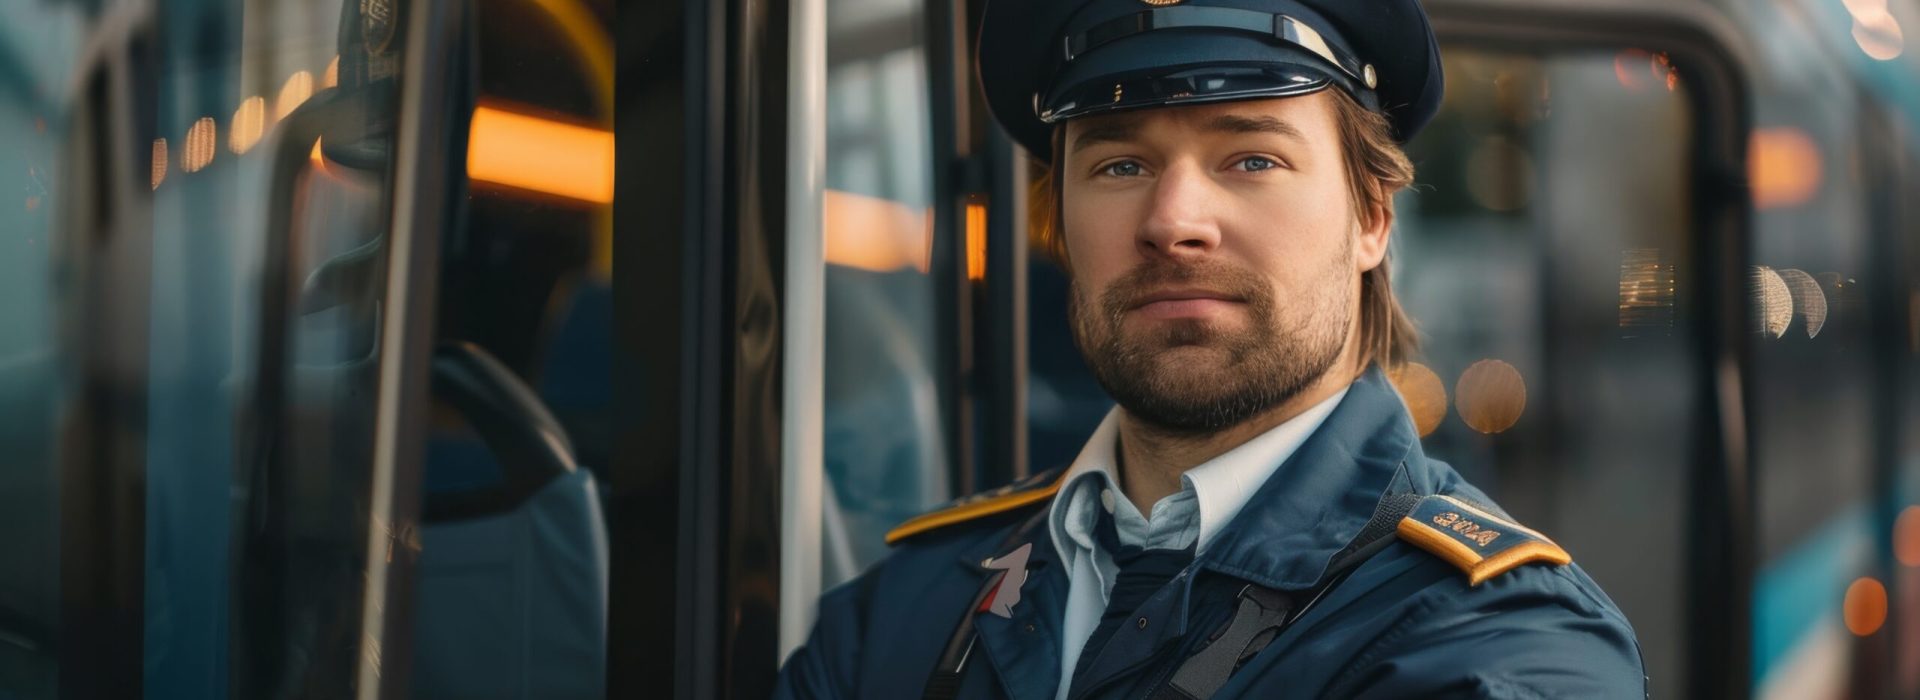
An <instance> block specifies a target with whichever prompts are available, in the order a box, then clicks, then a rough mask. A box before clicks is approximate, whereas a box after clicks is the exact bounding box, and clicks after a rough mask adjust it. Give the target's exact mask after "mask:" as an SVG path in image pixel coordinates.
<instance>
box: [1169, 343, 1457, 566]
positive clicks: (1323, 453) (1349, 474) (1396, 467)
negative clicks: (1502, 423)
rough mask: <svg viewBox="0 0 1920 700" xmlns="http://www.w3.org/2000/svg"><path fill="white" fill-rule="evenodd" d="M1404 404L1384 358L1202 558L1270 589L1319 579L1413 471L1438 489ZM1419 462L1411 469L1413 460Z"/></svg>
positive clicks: (1421, 482)
mask: <svg viewBox="0 0 1920 700" xmlns="http://www.w3.org/2000/svg"><path fill="white" fill-rule="evenodd" d="M1419 444H1420V443H1419V435H1418V433H1416V432H1415V431H1414V427H1413V420H1412V418H1410V417H1408V415H1407V409H1406V405H1405V404H1403V403H1401V400H1400V395H1399V393H1398V392H1396V391H1395V390H1394V388H1393V385H1392V384H1390V383H1389V382H1388V381H1387V377H1386V373H1385V372H1383V371H1381V369H1380V368H1379V366H1377V365H1376V366H1372V367H1369V368H1368V369H1367V371H1366V372H1365V373H1363V374H1362V375H1361V376H1360V378H1359V379H1358V380H1357V381H1355V382H1354V383H1353V385H1352V386H1351V387H1349V389H1348V391H1347V396H1346V398H1344V399H1342V400H1341V401H1340V402H1339V404H1338V405H1337V406H1335V407H1334V409H1333V411H1332V412H1331V413H1330V414H1328V416H1327V417H1326V419H1325V421H1324V424H1323V425H1322V426H1321V428H1320V429H1319V430H1317V431H1314V432H1313V434H1312V435H1310V436H1308V438H1307V439H1306V441H1305V442H1303V443H1301V444H1300V446H1299V448H1298V449H1296V450H1294V452H1293V455H1292V456H1291V457H1289V458H1287V459H1286V460H1285V461H1284V462H1283V463H1281V464H1280V465H1279V467H1278V468H1276V469H1275V470H1274V471H1273V473H1272V475H1271V476H1269V477H1268V478H1267V480H1266V483H1265V484H1263V485H1261V486H1260V487H1259V488H1258V489H1255V491H1254V493H1253V497H1252V498H1250V499H1248V501H1247V502H1246V504H1245V505H1244V506H1243V507H1242V508H1241V511H1240V513H1239V515H1238V516H1236V517H1235V518H1234V519H1233V520H1232V521H1231V522H1229V523H1227V524H1226V525H1224V526H1222V527H1221V528H1220V531H1219V534H1218V535H1216V536H1215V537H1214V539H1213V542H1212V543H1211V545H1210V546H1209V548H1208V551H1207V552H1206V554H1205V555H1204V556H1203V557H1201V565H1202V566H1204V567H1206V568H1208V569H1211V570H1214V571H1219V572H1222V573H1226V574H1229V575H1232V576H1234V577H1236V578H1240V579H1242V580H1245V581H1247V582H1249V583H1257V584H1260V585H1262V586H1266V587H1268V588H1276V589H1281V590H1298V589H1303V588H1308V587H1311V586H1312V585H1313V584H1314V583H1316V582H1318V581H1319V579H1320V576H1321V574H1323V573H1324V572H1325V571H1326V568H1327V564H1328V563H1329V562H1330V561H1331V560H1332V559H1333V556H1334V554H1336V553H1338V552H1339V551H1340V550H1341V549H1342V548H1344V547H1346V545H1347V543H1349V542H1352V541H1353V538H1354V537H1355V536H1357V535H1359V534H1360V530H1361V529H1362V528H1363V527H1365V525H1366V523H1367V520H1368V519H1369V518H1371V517H1373V513H1374V510H1375V508H1376V507H1377V506H1378V505H1379V502H1380V499H1381V497H1382V496H1383V495H1384V494H1385V493H1386V492H1387V491H1388V490H1389V488H1391V487H1392V486H1393V484H1395V483H1396V478H1397V475H1399V474H1402V473H1407V474H1408V476H1409V477H1410V479H1411V481H1410V482H1409V486H1410V487H1411V488H1412V489H1413V490H1415V491H1418V492H1420V493H1431V492H1432V490H1431V489H1432V488H1433V486H1434V485H1433V484H1432V483H1429V482H1431V481H1432V480H1433V474H1430V473H1428V472H1430V471H1432V470H1431V469H1428V468H1426V467H1425V459H1424V458H1423V457H1421V456H1420V451H1419V450H1420V448H1419ZM1409 464H1412V465H1416V468H1414V469H1413V470H1412V471H1411V472H1408V471H1407V469H1406V467H1408V466H1409Z"/></svg>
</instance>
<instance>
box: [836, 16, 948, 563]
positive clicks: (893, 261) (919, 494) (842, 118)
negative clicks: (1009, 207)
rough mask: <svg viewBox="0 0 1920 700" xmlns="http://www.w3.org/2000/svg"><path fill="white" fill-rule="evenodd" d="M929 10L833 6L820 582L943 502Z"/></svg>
mask: <svg viewBox="0 0 1920 700" xmlns="http://www.w3.org/2000/svg"><path fill="white" fill-rule="evenodd" d="M921 27H922V17H921V14H920V3H917V2H913V1H912V0H830V1H829V2H828V4H827V45H828V51H827V54H828V67H827V153H826V155H827V187H828V189H829V192H828V193H827V200H826V218H827V220H826V222H825V223H826V235H827V240H826V256H827V263H828V265H827V275H826V284H827V289H826V322H827V328H826V369H825V380H826V386H825V399H826V416H825V428H824V430H825V445H824V448H825V449H824V452H825V454H824V458H825V468H826V478H827V485H828V488H827V498H826V503H825V508H824V511H825V518H826V523H825V527H824V528H823V539H824V542H823V547H822V559H823V561H822V567H821V568H822V572H823V578H824V581H823V583H824V584H825V585H827V586H832V585H833V584H835V583H838V582H840V581H843V580H846V579H848V578H851V577H852V576H853V575H854V574H856V573H859V571H860V570H861V569H863V568H865V567H866V566H867V565H868V564H870V563H872V562H874V561H877V560H878V559H879V558H880V557H881V556H882V555H884V554H885V551H886V547H885V543H884V542H883V541H882V535H883V534H884V533H885V532H886V531H887V530H888V529H890V528H892V527H893V526H894V525H897V524H899V523H900V522H902V521H904V520H906V519H907V518H910V517H912V516H914V515H916V514H918V513H920V512H921V511H924V510H926V509H928V508H929V507H931V506H933V505H934V504H937V503H939V502H941V501H943V500H946V498H947V485H946V483H947V482H946V473H947V472H946V469H947V465H946V450H945V446H944V444H943V441H942V438H941V432H940V425H941V420H940V402H939V400H938V398H939V397H938V394H937V390H936V386H935V382H934V376H935V374H934V372H935V368H936V364H935V355H934V344H933V339H934V328H935V324H936V323H938V322H939V321H940V319H937V318H936V317H935V316H936V314H935V312H934V295H933V283H932V278H931V277H929V276H928V274H927V262H926V261H927V259H928V258H927V256H928V253H929V250H930V248H929V244H930V241H931V237H930V235H931V215H930V214H929V213H928V212H929V210H930V208H931V206H932V202H933V196H934V195H933V191H932V187H933V185H932V182H931V180H930V179H929V178H930V176H931V173H932V160H931V156H930V153H931V149H932V146H931V143H930V137H931V134H932V127H931V124H930V122H929V117H928V115H927V101H928V99H929V95H930V92H929V89H928V87H927V83H926V60H927V59H926V54H925V51H924V48H923V47H924V45H925V40H924V32H923V31H922V29H921Z"/></svg>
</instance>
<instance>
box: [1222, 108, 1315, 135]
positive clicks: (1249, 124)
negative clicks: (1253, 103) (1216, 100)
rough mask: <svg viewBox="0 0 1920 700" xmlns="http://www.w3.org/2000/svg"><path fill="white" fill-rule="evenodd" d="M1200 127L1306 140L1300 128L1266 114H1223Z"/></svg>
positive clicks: (1234, 132) (1232, 132) (1235, 132)
mask: <svg viewBox="0 0 1920 700" xmlns="http://www.w3.org/2000/svg"><path fill="white" fill-rule="evenodd" d="M1202 128H1203V129H1206V130H1207V131H1216V132H1225V133H1230V134H1273V135H1275V136H1285V137H1287V138H1290V139H1293V140H1295V141H1305V140H1307V137H1306V135H1304V134H1301V133H1300V130H1299V129H1296V128H1294V126H1293V125H1292V124H1288V123H1287V122H1284V121H1281V120H1280V119H1277V118H1274V117H1269V116H1266V115H1260V116H1253V117H1243V116H1240V115H1238V114H1223V115H1220V116H1218V117H1214V118H1213V119H1212V120H1209V121H1208V122H1207V124H1206V126H1204V127H1202Z"/></svg>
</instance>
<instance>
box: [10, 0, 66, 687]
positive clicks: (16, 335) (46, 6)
mask: <svg viewBox="0 0 1920 700" xmlns="http://www.w3.org/2000/svg"><path fill="white" fill-rule="evenodd" d="M83 29H84V26H83V17H82V16H81V13H80V10H79V8H78V7H77V6H74V5H71V4H54V3H4V4H0V65H5V66H6V69H5V70H0V134H4V135H5V136H4V138H0V192H4V193H6V197H5V199H4V200H0V329H4V330H0V416H5V418H6V419H5V420H0V454H4V455H6V458H5V459H0V536H4V537H5V541H6V546H4V547H0V696H12V697H19V698H34V699H38V698H52V697H54V696H55V690H56V676H57V672H58V668H57V663H58V661H57V658H56V650H55V649H54V646H53V643H54V630H55V629H56V628H57V626H58V624H59V619H60V564H61V562H60V559H59V556H60V550H59V547H60V540H59V538H58V537H56V536H55V533H57V532H58V531H59V512H58V510H57V507H58V504H59V502H60V478H59V472H58V467H57V459H58V443H59V439H60V431H59V430H58V429H57V428H56V426H57V422H56V417H57V415H56V414H57V412H58V410H59V409H58V407H59V406H61V405H62V404H64V403H66V402H68V401H69V400H70V399H71V396H70V394H69V393H68V389H69V388H70V387H69V386H68V385H66V384H65V383H64V382H62V381H61V370H62V369H64V368H65V366H64V363H62V361H61V360H60V359H59V357H60V354H59V352H58V348H59V341H58V337H57V335H58V326H59V323H60V320H61V319H59V318H58V317H57V316H56V312H55V309H56V285H57V283H58V280H59V276H58V267H59V258H58V257H57V256H56V255H55V254H54V253H53V250H54V242H55V232H56V230H57V229H56V228H55V226H56V225H57V224H56V222H57V218H56V217H55V214H54V213H55V212H56V211H60V210H61V209H63V208H65V207H71V206H74V203H72V202H68V201H67V197H66V192H64V191H63V190H62V188H61V187H60V186H59V181H60V178H63V177H69V176H70V174H69V173H68V172H67V168H66V167H65V163H64V160H63V155H64V153H63V144H64V143H65V142H66V140H67V139H68V134H69V133H70V131H71V130H72V127H71V125H70V119H71V116H72V112H73V110H74V104H73V101H72V98H71V97H70V96H69V94H68V90H69V86H70V85H72V84H73V83H74V82H75V72H76V71H75V68H76V67H75V65H74V61H73V60H72V59H73V56H74V55H75V54H76V53H77V52H78V51H79V48H80V45H81V42H82V38H83Z"/></svg>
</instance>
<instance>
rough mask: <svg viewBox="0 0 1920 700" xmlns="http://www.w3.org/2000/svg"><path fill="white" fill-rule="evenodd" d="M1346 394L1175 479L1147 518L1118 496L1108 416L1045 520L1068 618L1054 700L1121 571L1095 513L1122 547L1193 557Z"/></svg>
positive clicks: (1116, 435) (1114, 434) (1114, 435)
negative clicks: (1101, 539)
mask: <svg viewBox="0 0 1920 700" xmlns="http://www.w3.org/2000/svg"><path fill="white" fill-rule="evenodd" d="M1346 395H1347V390H1346V389H1341V390H1340V393H1338V394H1335V395H1333V396H1331V397H1328V398H1327V399H1326V400H1325V401H1321V402H1320V403H1317V404H1314V405H1313V406H1312V407H1311V408H1308V409H1307V410H1305V411H1302V412H1301V413H1300V415H1298V416H1294V417H1293V418H1291V419H1289V420H1288V421H1287V422H1285V423H1281V424H1280V425H1276V426H1274V427H1273V428H1272V429H1270V430H1268V431H1267V432H1264V433H1261V434H1259V435H1258V436H1255V437H1254V438H1253V439H1252V440H1248V441H1246V442H1245V443H1242V444H1241V445H1240V446H1239V447H1235V448H1233V449H1232V450H1228V451H1227V452H1226V453H1225V454H1222V455H1220V456H1218V457H1215V458H1213V459H1210V460H1207V461H1206V462H1204V463H1202V464H1200V465H1198V466H1195V467H1193V468H1192V469H1188V470H1187V471H1186V473H1184V474H1182V475H1180V490H1179V491H1178V492H1175V493H1173V494H1171V495H1168V496H1167V497H1165V498H1162V499H1160V500H1159V501H1158V502H1156V503H1154V504H1153V507H1152V509H1151V510H1152V513H1151V515H1152V517H1151V518H1149V517H1146V516H1143V515H1141V513H1140V509H1138V508H1136V507H1134V505H1133V502H1132V501H1130V500H1128V499H1127V498H1126V496H1124V495H1122V493H1121V491H1120V477H1119V473H1118V471H1117V470H1118V464H1119V460H1118V459H1117V458H1116V453H1117V452H1118V450H1119V446H1120V415H1121V414H1120V408H1119V407H1115V408H1114V409H1113V410H1111V411H1108V412H1107V417H1106V419H1104V420H1102V421H1100V427H1099V428H1096V429H1094V431H1093V437H1091V438H1089V439H1088V440H1087V445H1086V447H1084V448H1081V450H1080V456H1079V457H1077V458H1075V459H1074V460H1073V466H1071V467H1069V468H1068V469H1067V474H1066V476H1065V477H1064V478H1063V480H1062V482H1061V484H1062V486H1061V488H1060V495H1059V496H1058V497H1056V498H1055V499H1054V501H1053V508H1052V510H1051V512H1049V513H1048V516H1047V526H1048V528H1050V530H1051V532H1052V535H1053V545H1054V547H1055V549H1057V550H1058V552H1059V555H1060V559H1059V561H1060V563H1061V564H1062V565H1063V566H1064V567H1066V571H1067V581H1068V593H1067V604H1066V618H1065V620H1063V621H1062V624H1061V644H1060V685H1059V689H1058V690H1057V691H1056V692H1055V693H1054V697H1055V698H1058V699H1060V700H1064V699H1065V698H1066V697H1067V690H1068V686H1069V685H1070V684H1071V682H1072V679H1073V669H1074V666H1075V665H1077V664H1078V663H1079V661H1080V651H1081V649H1082V648H1083V647H1085V646H1086V644H1087V638H1089V637H1091V636H1093V629H1094V627H1096V626H1098V625H1099V624H1100V615H1101V613H1103V612H1105V610H1106V607H1107V597H1108V595H1109V594H1111V593H1112V591H1113V580H1114V577H1115V576H1117V575H1118V573H1119V569H1118V567H1117V566H1116V565H1115V564H1114V563H1113V557H1112V556H1110V555H1109V554H1108V553H1107V552H1106V551H1105V550H1104V549H1102V548H1101V547H1100V546H1099V545H1098V544H1097V543H1096V542H1095V540H1094V536H1093V529H1094V525H1095V524H1096V523H1097V522H1099V517H1100V512H1101V511H1102V510H1104V511H1106V512H1108V513H1112V514H1113V524H1114V529H1115V530H1116V531H1117V533H1118V534H1119V536H1120V541H1121V542H1122V543H1124V544H1130V545H1139V546H1144V547H1147V548H1153V549H1160V548H1165V549H1184V548H1186V547H1187V546H1188V545H1197V546H1196V547H1195V556H1198V554H1199V553H1200V552H1205V551H1206V550H1207V545H1208V544H1210V543H1211V542H1212V541H1213V538H1214V536H1215V535H1218V534H1219V533H1220V529H1221V528H1222V527H1225V526H1226V524H1227V523H1229V522H1231V521H1232V520H1233V516H1235V515H1238V514H1239V513H1240V509H1241V508H1243V507H1245V506H1246V505H1247V499H1249V498H1252V497H1253V493H1254V492H1255V491H1257V490H1259V489H1260V486H1261V485H1262V484H1264V483H1266V481H1267V478H1268V477H1270V476H1272V475H1273V472H1274V470H1276V469H1279V468H1280V463H1281V462H1285V461H1287V458H1288V457H1291V456H1293V452H1294V450H1297V449H1299V448H1300V445H1301V443H1304V442H1306V441H1307V437H1308V436H1310V435H1312V434H1313V431H1315V430H1317V429H1319V427H1320V424H1321V423H1324V422H1326V419H1327V415H1328V414H1331V413H1333V409H1334V407H1335V406H1338V405H1340V399H1342V398H1345V397H1346Z"/></svg>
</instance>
